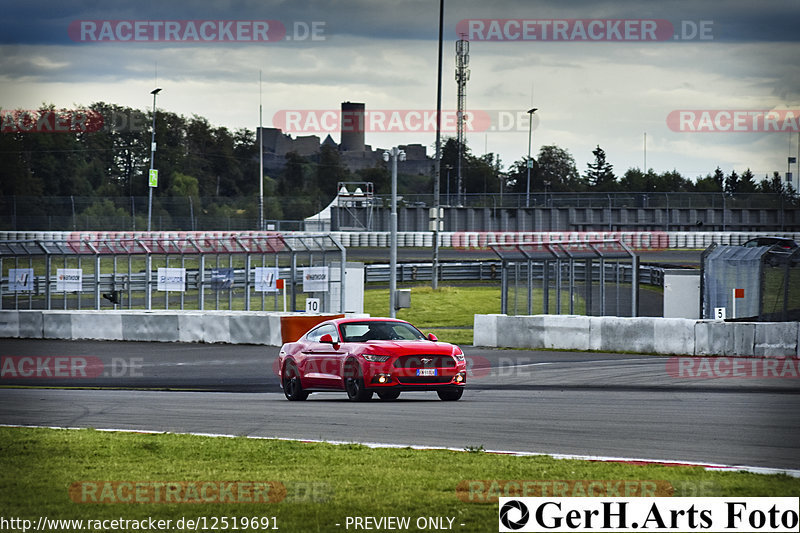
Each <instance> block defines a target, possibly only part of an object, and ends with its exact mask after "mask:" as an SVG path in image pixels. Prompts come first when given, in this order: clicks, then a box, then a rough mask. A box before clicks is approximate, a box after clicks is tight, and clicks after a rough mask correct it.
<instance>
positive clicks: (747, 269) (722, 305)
mask: <svg viewBox="0 0 800 533" xmlns="http://www.w3.org/2000/svg"><path fill="white" fill-rule="evenodd" d="M701 284H702V287H701V295H702V309H703V318H706V319H713V318H716V319H722V318H724V319H726V320H739V321H744V320H746V321H759V322H786V321H798V320H800V248H795V249H793V250H784V249H781V248H780V247H778V246H759V247H752V248H749V247H743V246H718V245H712V246H710V247H709V248H708V249H706V251H705V252H704V253H703V256H702V276H701Z"/></svg>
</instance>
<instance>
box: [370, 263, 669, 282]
mask: <svg viewBox="0 0 800 533" xmlns="http://www.w3.org/2000/svg"><path fill="white" fill-rule="evenodd" d="M534 265H535V266H538V267H539V268H541V267H542V266H543V263H541V262H534ZM501 268H502V263H501V262H500V261H472V262H465V263H439V279H440V280H441V281H493V280H497V281H499V280H500V271H501ZM583 271H584V269H583V265H582V264H580V263H578V264H576V265H575V277H576V279H577V280H579V281H583V280H584V277H585V275H584V272H583ZM432 272H433V268H432V266H431V263H403V264H400V265H397V281H398V282H402V283H411V282H415V281H430V280H431V276H432ZM593 279H594V280H599V274H598V273H597V272H595V274H594V278H593ZM625 279H626V280H627V282H628V283H629V282H630V281H631V276H630V268H628V269H627V276H626V278H625ZM364 280H365V281H366V282H367V283H388V282H389V265H388V264H373V265H366V266H365V268H364ZM639 282H640V283H644V284H646V285H654V286H656V287H663V286H664V268H662V267H659V266H652V265H640V266H639Z"/></svg>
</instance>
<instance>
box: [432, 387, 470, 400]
mask: <svg viewBox="0 0 800 533" xmlns="http://www.w3.org/2000/svg"><path fill="white" fill-rule="evenodd" d="M436 394H438V395H439V399H440V400H444V401H446V402H454V401H456V400H460V399H461V395H462V394H464V389H461V388H458V389H442V390H438V391H436Z"/></svg>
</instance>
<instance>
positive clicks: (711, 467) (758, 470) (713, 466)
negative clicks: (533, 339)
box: [0, 424, 800, 478]
mask: <svg viewBox="0 0 800 533" xmlns="http://www.w3.org/2000/svg"><path fill="white" fill-rule="evenodd" d="M0 427H5V428H28V429H67V430H75V429H93V430H95V431H104V432H108V433H141V434H145V435H158V434H170V435H193V436H196V437H212V438H229V439H233V438H247V439H256V440H274V441H288V442H305V443H309V444H332V445H335V446H341V445H346V444H359V445H361V446H366V447H367V448H411V449H412V450H420V451H424V450H446V451H451V452H463V453H468V451H467V450H465V449H464V448H452V447H448V446H423V445H417V444H394V443H385V442H358V441H343V440H325V439H300V438H289V437H263V436H259V435H244V436H242V435H230V434H227V433H198V432H191V431H190V432H173V431H157V430H149V429H119V428H82V427H63V426H33V425H20V424H0ZM484 453H490V454H495V455H511V456H515V457H540V456H543V457H552V458H553V459H573V460H579V461H593V462H606V463H627V464H632V465H637V464H642V465H663V466H691V467H701V468H703V469H705V470H708V471H727V472H750V473H752V474H763V475H776V474H784V475H787V476H790V477H795V478H800V470H793V469H786V468H770V467H763V466H746V465H726V464H721V463H701V462H696V461H681V460H672V459H643V458H635V457H613V456H604V455H580V454H563V453H541V452H520V451H510V450H485V451H484Z"/></svg>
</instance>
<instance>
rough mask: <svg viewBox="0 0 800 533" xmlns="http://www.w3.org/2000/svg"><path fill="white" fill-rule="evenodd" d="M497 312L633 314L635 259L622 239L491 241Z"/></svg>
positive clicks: (635, 310)
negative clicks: (496, 260) (496, 264)
mask: <svg viewBox="0 0 800 533" xmlns="http://www.w3.org/2000/svg"><path fill="white" fill-rule="evenodd" d="M489 247H490V248H491V249H492V250H493V251H494V252H495V253H496V254H497V255H498V257H500V259H501V262H502V267H501V278H500V283H501V291H502V292H501V302H500V307H501V313H503V314H508V315H532V314H538V313H542V314H571V315H572V314H578V315H596V316H637V315H638V291H639V268H638V257H637V256H636V254H635V253H633V251H631V249H630V248H628V247H627V246H626V245H625V244H624V243H622V242H620V241H607V240H596V241H585V242H550V243H541V242H539V243H516V244H507V243H491V244H489Z"/></svg>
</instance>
